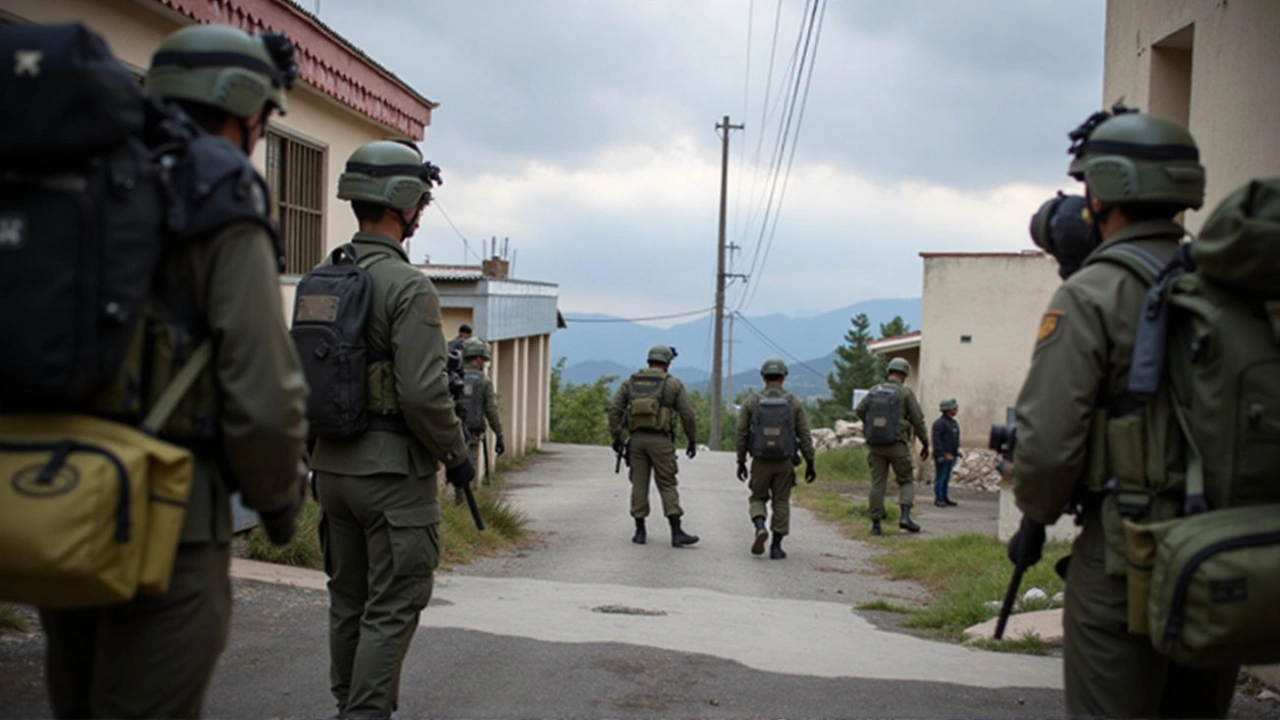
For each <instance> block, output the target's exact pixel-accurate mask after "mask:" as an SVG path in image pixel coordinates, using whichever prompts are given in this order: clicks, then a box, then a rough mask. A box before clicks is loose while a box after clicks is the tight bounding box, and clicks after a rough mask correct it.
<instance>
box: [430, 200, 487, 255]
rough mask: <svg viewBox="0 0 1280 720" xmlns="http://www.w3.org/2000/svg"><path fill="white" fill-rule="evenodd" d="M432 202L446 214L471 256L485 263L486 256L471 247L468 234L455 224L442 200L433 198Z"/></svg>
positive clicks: (450, 224) (445, 216)
mask: <svg viewBox="0 0 1280 720" xmlns="http://www.w3.org/2000/svg"><path fill="white" fill-rule="evenodd" d="M431 204H432V205H435V206H436V209H437V210H439V211H440V214H441V215H443V216H444V219H445V222H447V223H449V227H451V228H453V231H454V232H455V233H457V234H458V239H459V240H461V241H462V247H464V248H466V249H467V252H469V253H471V257H474V258H475V259H476V262H478V263H483V262H484V258H482V257H480V256H479V255H477V254H476V251H475V250H472V249H471V243H470V242H469V241H468V240H467V236H466V235H463V234H462V231H461V230H459V229H458V226H457V225H454V224H453V219H452V218H450V217H449V213H447V212H445V211H444V206H443V205H441V204H440V201H439V200H436V199H435V198H432V200H431Z"/></svg>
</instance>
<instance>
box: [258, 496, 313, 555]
mask: <svg viewBox="0 0 1280 720" xmlns="http://www.w3.org/2000/svg"><path fill="white" fill-rule="evenodd" d="M306 498H307V483H306V482H303V481H299V482H298V497H297V498H295V499H294V501H293V503H292V504H291V505H286V506H285V507H282V508H280V509H278V510H266V511H261V512H259V513H258V519H259V520H260V521H261V524H262V532H264V533H266V534H267V539H268V540H270V541H271V544H272V545H281V546H282V545H288V544H289V540H291V539H293V531H294V530H296V529H297V527H298V513H299V512H300V511H301V510H302V503H303V501H304V500H306Z"/></svg>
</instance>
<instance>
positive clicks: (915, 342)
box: [854, 330, 920, 406]
mask: <svg viewBox="0 0 1280 720" xmlns="http://www.w3.org/2000/svg"><path fill="white" fill-rule="evenodd" d="M867 349H868V350H870V351H871V352H873V353H875V354H877V355H879V356H881V357H883V358H884V359H885V362H888V361H890V360H892V359H894V358H902V359H904V360H906V361H907V362H909V363H911V375H909V376H908V377H907V381H906V382H905V383H903V384H904V385H906V386H907V387H909V388H911V391H912V392H914V393H915V394H916V395H917V396H919V395H920V331H919V330H916V331H915V332H909V333H907V334H906V335H895V336H894V337H887V338H880V339H879V340H872V341H871V342H869V343H867ZM865 389H869V388H865ZM857 404H858V402H857V400H856V399H855V400H854V405H855V406H856V405H857Z"/></svg>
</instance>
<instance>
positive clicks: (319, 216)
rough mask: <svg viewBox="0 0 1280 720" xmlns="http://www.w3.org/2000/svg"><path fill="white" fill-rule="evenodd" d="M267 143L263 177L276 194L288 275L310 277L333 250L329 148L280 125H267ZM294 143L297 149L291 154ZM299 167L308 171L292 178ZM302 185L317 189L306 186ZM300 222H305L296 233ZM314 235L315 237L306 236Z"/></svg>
mask: <svg viewBox="0 0 1280 720" xmlns="http://www.w3.org/2000/svg"><path fill="white" fill-rule="evenodd" d="M264 140H265V142H264V146H265V147H264V149H263V173H262V174H263V178H264V179H265V180H266V182H267V187H268V188H269V190H270V192H271V219H272V221H273V222H275V224H276V228H277V230H278V231H279V233H280V245H281V247H282V248H283V249H284V253H285V263H286V267H285V272H284V274H285V275H287V276H300V275H304V274H306V273H307V272H308V271H310V270H311V268H313V267H315V266H316V265H317V264H319V263H320V261H321V260H322V259H324V256H325V253H326V252H327V243H326V235H327V234H328V233H327V227H326V221H327V216H328V211H329V197H328V179H329V178H328V176H329V173H328V161H329V146H328V145H327V144H326V143H323V142H320V141H319V140H316V139H315V138H311V137H308V136H306V135H303V134H302V133H299V132H297V131H295V130H291V129H290V128H287V127H282V126H280V125H278V124H274V123H273V124H271V125H269V126H268V127H267V135H266V138H264ZM291 145H292V146H296V148H297V149H296V150H294V151H292V152H290V149H289V148H290V146H291ZM300 153H301V154H302V155H305V154H311V157H301V156H300ZM298 163H301V164H302V168H301V169H300V170H298V171H297V174H296V175H295V176H294V177H292V178H291V177H290V176H289V174H290V172H291V171H292V170H294V168H292V167H291V165H296V164H298ZM297 183H302V184H303V185H305V184H306V183H312V185H311V187H310V188H304V187H301V186H299V185H298V184H297ZM295 222H299V223H301V228H300V229H298V230H296V231H295V230H294V229H293V223H295ZM308 226H310V227H308ZM312 232H314V235H313V236H312V237H304V236H305V235H308V234H311V233H312ZM291 234H293V237H291ZM308 244H310V247H307V245H308Z"/></svg>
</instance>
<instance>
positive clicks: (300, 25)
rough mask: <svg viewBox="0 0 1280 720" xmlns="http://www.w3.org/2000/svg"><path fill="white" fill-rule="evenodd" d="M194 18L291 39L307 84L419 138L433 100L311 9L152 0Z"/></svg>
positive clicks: (271, 3) (282, 2)
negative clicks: (354, 43)
mask: <svg viewBox="0 0 1280 720" xmlns="http://www.w3.org/2000/svg"><path fill="white" fill-rule="evenodd" d="M153 1H154V2H156V3H157V4H160V5H163V6H165V7H167V8H169V9H171V10H176V11H177V12H179V13H181V14H182V15H184V16H186V17H188V18H190V19H191V20H194V21H196V22H199V23H210V22H220V23H226V24H228V25H235V26H236V27H239V28H242V29H244V30H248V31H250V32H258V31H262V30H275V31H279V32H283V33H285V34H287V35H288V36H289V38H290V39H291V40H293V44H294V46H295V47H296V48H297V62H298V68H299V70H300V71H301V77H302V79H303V80H304V81H306V83H307V84H309V85H311V86H312V87H315V88H316V89H318V90H320V91H321V92H323V93H324V94H325V95H328V96H329V97H331V98H333V99H335V100H337V101H338V102H340V103H342V104H343V105H346V106H347V107H349V108H351V109H353V110H355V111H356V112H359V113H360V114H362V115H365V116H367V117H370V118H372V119H374V120H376V121H378V122H381V123H383V124H385V125H388V126H390V127H392V128H395V129H396V130H397V131H398V132H401V133H404V134H405V135H406V136H407V137H410V138H412V139H414V140H421V139H422V136H423V133H424V132H425V130H426V126H428V125H430V124H431V111H432V110H433V109H435V108H436V107H438V105H439V103H435V102H432V101H430V100H428V99H426V98H425V97H423V96H422V95H419V94H418V93H417V92H415V91H414V90H413V88H411V87H409V86H408V85H407V84H406V83H405V82H404V81H403V80H401V79H400V78H398V77H396V76H395V75H394V74H393V73H392V72H391V71H389V70H387V69H386V68H384V67H382V66H381V65H379V64H378V63H376V62H374V60H373V59H372V58H370V57H369V56H368V55H365V54H364V53H363V52H361V51H360V49H359V48H357V47H356V46H354V45H352V44H351V43H350V42H348V41H347V40H346V39H344V38H343V37H342V36H341V35H339V34H338V33H336V32H334V31H333V29H332V28H330V27H329V26H328V25H325V24H324V23H323V22H320V19H319V18H317V17H316V16H315V15H312V14H311V13H309V12H307V11H306V10H303V9H302V8H300V7H298V6H297V5H296V4H294V3H293V2H291V1H290V0H153Z"/></svg>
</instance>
